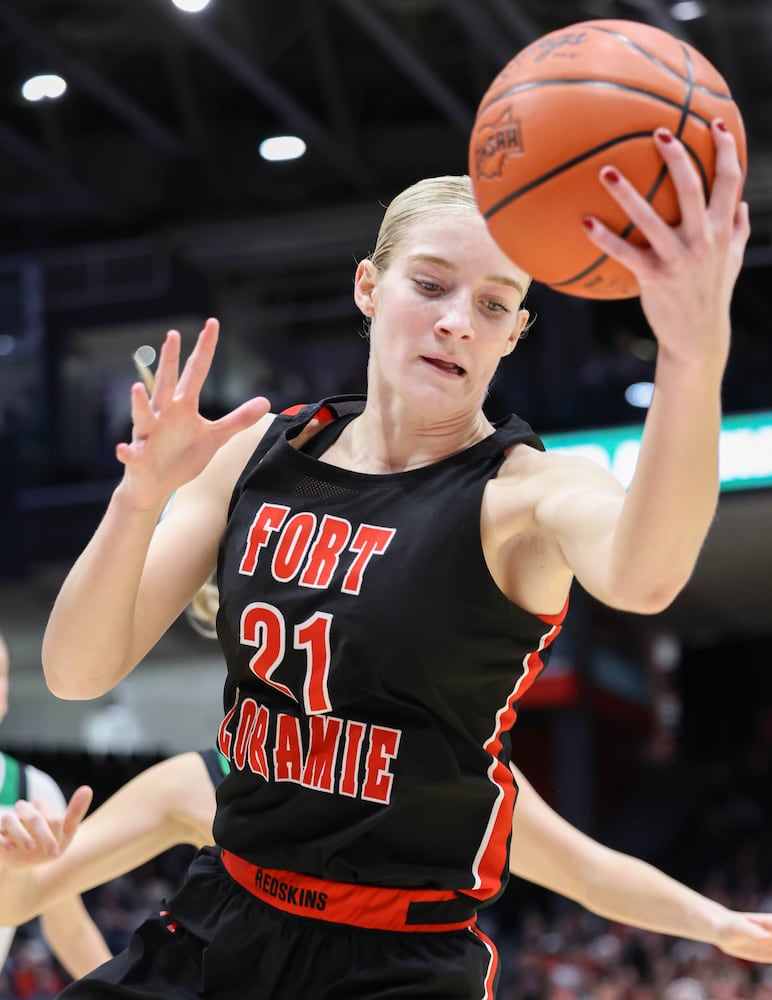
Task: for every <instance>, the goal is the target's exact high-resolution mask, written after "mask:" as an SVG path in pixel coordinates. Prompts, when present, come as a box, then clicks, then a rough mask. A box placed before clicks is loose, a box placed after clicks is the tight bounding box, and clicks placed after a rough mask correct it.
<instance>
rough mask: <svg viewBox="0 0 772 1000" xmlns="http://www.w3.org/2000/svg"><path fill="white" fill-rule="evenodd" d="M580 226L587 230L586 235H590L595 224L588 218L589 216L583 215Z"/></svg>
mask: <svg viewBox="0 0 772 1000" xmlns="http://www.w3.org/2000/svg"><path fill="white" fill-rule="evenodd" d="M582 225H583V226H584V228H585V229H586V230H587V232H588V233H591V232H592V231H593V229H594V228H595V223H594V222H593V220H592V219H591V218H590V216H589V215H585V216H583V217H582Z"/></svg>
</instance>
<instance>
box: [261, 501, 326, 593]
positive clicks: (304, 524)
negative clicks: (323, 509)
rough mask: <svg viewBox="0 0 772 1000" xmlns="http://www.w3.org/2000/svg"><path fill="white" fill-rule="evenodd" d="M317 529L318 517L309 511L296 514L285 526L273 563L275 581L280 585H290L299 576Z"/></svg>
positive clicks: (277, 544)
mask: <svg viewBox="0 0 772 1000" xmlns="http://www.w3.org/2000/svg"><path fill="white" fill-rule="evenodd" d="M315 529H316V515H315V514H310V513H308V512H307V511H304V512H303V513H301V514H294V515H293V516H292V517H291V518H290V519H289V521H287V523H286V524H285V525H284V528H283V529H282V533H281V535H280V536H279V541H278V542H277V543H276V551H275V552H274V554H273V562H272V563H271V569H272V570H273V576H274V579H275V580H278V581H279V583H289V581H290V580H291V579H292V578H293V577H294V576H295V575H296V574H297V572H298V570H299V569H300V564H301V563H302V562H303V558H304V557H305V554H306V552H308V546H309V545H310V544H311V539H312V538H313V535H314V531H315Z"/></svg>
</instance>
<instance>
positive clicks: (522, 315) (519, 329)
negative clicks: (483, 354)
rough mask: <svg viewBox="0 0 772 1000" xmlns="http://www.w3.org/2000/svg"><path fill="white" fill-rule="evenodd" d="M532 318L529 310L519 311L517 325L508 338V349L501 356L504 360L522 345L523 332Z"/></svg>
mask: <svg viewBox="0 0 772 1000" xmlns="http://www.w3.org/2000/svg"><path fill="white" fill-rule="evenodd" d="M530 318H531V314H530V313H529V312H528V310H527V309H518V310H517V320H516V321H515V325H514V326H513V327H512V330H511V332H510V334H509V337H507V343H506V347H505V348H504V351H503V353H502V355H501V356H502V357H503V358H505V357H506V356H507V355H508V354H511V353H512V351H514V349H515V348H516V347H517V345H518V344H519V343H520V340H521V338H522V336H523V330H525V328H526V327H527V326H528V320H529V319H530Z"/></svg>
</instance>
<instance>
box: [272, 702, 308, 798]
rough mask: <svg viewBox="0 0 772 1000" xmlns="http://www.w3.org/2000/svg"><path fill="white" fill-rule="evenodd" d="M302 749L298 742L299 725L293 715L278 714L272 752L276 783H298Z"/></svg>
mask: <svg viewBox="0 0 772 1000" xmlns="http://www.w3.org/2000/svg"><path fill="white" fill-rule="evenodd" d="M302 763H303V747H302V745H301V742H300V723H299V721H298V720H297V719H296V718H295V716H294V715H285V714H284V713H283V712H279V714H278V715H277V717H276V746H275V748H274V751H273V767H274V777H275V779H276V781H295V782H298V783H300V774H301V767H302Z"/></svg>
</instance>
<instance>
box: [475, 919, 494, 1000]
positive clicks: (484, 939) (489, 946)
mask: <svg viewBox="0 0 772 1000" xmlns="http://www.w3.org/2000/svg"><path fill="white" fill-rule="evenodd" d="M469 930H470V931H471V932H472V934H474V936H475V937H476V938H478V940H479V941H480V942H481V943H482V944H483V945H484V947H485V950H486V951H487V952H488V954H489V955H490V962H489V964H488V972H487V974H486V976H485V982H484V983H483V990H484V992H483V994H482V996H481V997H480V1000H493V997H494V996H495V994H494V992H493V991H494V989H495V986H496V975H497V973H498V970H499V953H498V951H497V950H496V945H495V944H494V943H493V941H491V939H490V938H489V937H488V935H487V934H483V932H482V931H481V930H480V928H479V927H478V926H477V924H476V923H475V924H473V925H472V927H470V928H469Z"/></svg>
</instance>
